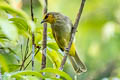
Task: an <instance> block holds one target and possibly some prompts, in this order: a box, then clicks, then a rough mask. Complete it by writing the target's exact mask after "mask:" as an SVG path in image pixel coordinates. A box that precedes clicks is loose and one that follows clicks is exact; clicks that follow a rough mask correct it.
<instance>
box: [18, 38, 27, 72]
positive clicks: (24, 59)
mask: <svg viewBox="0 0 120 80" xmlns="http://www.w3.org/2000/svg"><path fill="white" fill-rule="evenodd" d="M28 46H29V38H28V39H27V44H26V50H25V55H24V58H23V60H22V65H21V67H20V70H22V68H23V67H24V64H25V61H26V60H27V58H26V57H27V55H28Z"/></svg>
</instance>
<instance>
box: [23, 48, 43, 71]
mask: <svg viewBox="0 0 120 80" xmlns="http://www.w3.org/2000/svg"><path fill="white" fill-rule="evenodd" d="M40 48H41V47H39V48H38V50H37V51H36V53H35V56H36V55H37V53H38V52H39V50H40ZM31 53H32V52H31ZM31 53H30V54H29V56H30V55H31ZM29 56H28V57H29ZM31 62H32V60H30V61H29V62H28V63H27V65H26V66H25V67H24V70H25V69H26V68H27V67H28V66H29V64H30V63H31Z"/></svg>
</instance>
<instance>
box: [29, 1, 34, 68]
mask: <svg viewBox="0 0 120 80" xmlns="http://www.w3.org/2000/svg"><path fill="white" fill-rule="evenodd" d="M30 1H31V2H30V3H31V17H32V21H34V14H33V5H32V0H30ZM34 55H35V35H34V32H32V70H34Z"/></svg>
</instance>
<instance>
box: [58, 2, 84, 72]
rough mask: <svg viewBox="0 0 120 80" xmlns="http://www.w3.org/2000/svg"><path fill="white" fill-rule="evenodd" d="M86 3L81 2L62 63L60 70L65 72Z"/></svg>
mask: <svg viewBox="0 0 120 80" xmlns="http://www.w3.org/2000/svg"><path fill="white" fill-rule="evenodd" d="M85 1H86V0H82V2H81V5H80V8H79V12H78V14H77V17H76V20H75V24H74V26H73V29H72V35H71V39H70V42H69V44H68V47H67V48H66V50H65V56H64V58H63V60H62V63H61V66H60V70H63V67H64V64H65V62H66V60H67V56H68V54H69V50H70V48H71V45H72V42H73V40H74V36H75V32H76V29H77V27H78V23H79V20H80V18H81V14H82V11H83V8H84V4H85Z"/></svg>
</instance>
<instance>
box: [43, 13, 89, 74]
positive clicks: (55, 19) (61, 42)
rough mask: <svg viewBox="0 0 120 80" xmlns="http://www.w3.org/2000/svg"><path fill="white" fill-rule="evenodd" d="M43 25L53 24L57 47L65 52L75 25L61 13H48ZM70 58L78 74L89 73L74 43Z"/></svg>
mask: <svg viewBox="0 0 120 80" xmlns="http://www.w3.org/2000/svg"><path fill="white" fill-rule="evenodd" d="M41 23H49V24H51V29H52V34H53V37H54V39H55V41H56V43H57V45H58V46H59V48H60V49H61V50H62V51H65V49H66V47H67V46H68V44H69V41H70V38H71V35H72V33H71V31H72V29H73V24H72V21H71V20H70V18H69V17H67V16H65V15H64V14H62V13H59V12H48V13H46V14H45V15H44V18H43V20H42V21H41ZM68 57H69V59H70V62H71V64H72V66H73V68H74V71H75V72H76V73H77V74H81V73H83V72H86V71H87V68H86V66H85V64H84V63H83V62H82V61H81V59H80V58H79V56H78V54H77V51H76V49H75V44H74V42H73V43H72V45H71V48H70V51H69V55H68Z"/></svg>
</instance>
